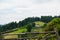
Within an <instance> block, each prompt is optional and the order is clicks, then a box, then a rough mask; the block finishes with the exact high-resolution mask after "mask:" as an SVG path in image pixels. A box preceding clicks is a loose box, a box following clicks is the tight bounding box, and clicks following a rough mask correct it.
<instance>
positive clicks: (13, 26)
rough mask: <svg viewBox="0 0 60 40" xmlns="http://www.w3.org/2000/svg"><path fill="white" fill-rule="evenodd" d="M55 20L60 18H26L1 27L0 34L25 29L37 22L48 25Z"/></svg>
mask: <svg viewBox="0 0 60 40" xmlns="http://www.w3.org/2000/svg"><path fill="white" fill-rule="evenodd" d="M54 18H60V16H54V17H52V16H41V17H28V18H25V19H24V20H22V21H19V22H18V23H17V22H10V23H8V24H4V25H0V32H5V31H8V30H12V29H16V28H19V27H23V26H25V25H27V24H29V23H33V22H36V21H42V22H44V23H48V22H50V21H51V20H52V19H54Z"/></svg>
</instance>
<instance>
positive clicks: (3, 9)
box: [0, 0, 60, 24]
mask: <svg viewBox="0 0 60 40" xmlns="http://www.w3.org/2000/svg"><path fill="white" fill-rule="evenodd" d="M48 15H52V16H55V15H60V0H0V24H7V23H9V22H13V21H17V22H19V21H21V20H23V19H25V18H27V17H35V16H37V17H40V16H48Z"/></svg>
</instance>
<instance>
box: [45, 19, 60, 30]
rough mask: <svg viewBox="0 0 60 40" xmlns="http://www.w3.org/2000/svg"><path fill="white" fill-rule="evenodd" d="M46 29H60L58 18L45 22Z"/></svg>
mask: <svg viewBox="0 0 60 40" xmlns="http://www.w3.org/2000/svg"><path fill="white" fill-rule="evenodd" d="M46 28H47V29H46V30H50V31H52V30H54V28H57V29H58V30H59V31H60V18H55V19H53V20H52V21H51V22H49V23H48V24H47V27H46Z"/></svg>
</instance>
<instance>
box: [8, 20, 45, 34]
mask: <svg viewBox="0 0 60 40" xmlns="http://www.w3.org/2000/svg"><path fill="white" fill-rule="evenodd" d="M34 23H35V24H39V26H40V27H41V26H43V25H44V22H40V21H37V22H34ZM26 27H27V25H25V26H24V27H20V28H17V29H16V31H13V32H10V33H8V34H19V33H23V32H26V31H27V29H26Z"/></svg>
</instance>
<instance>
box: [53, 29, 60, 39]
mask: <svg viewBox="0 0 60 40" xmlns="http://www.w3.org/2000/svg"><path fill="white" fill-rule="evenodd" d="M54 30H55V34H56V39H57V40H60V39H59V33H58V30H57V28H55V29H54Z"/></svg>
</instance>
